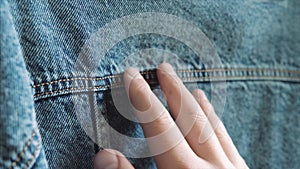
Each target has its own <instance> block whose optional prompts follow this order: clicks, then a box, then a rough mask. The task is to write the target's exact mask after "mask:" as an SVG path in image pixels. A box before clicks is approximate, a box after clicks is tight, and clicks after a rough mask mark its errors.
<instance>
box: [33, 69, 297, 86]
mask: <svg viewBox="0 0 300 169" xmlns="http://www.w3.org/2000/svg"><path fill="white" fill-rule="evenodd" d="M233 71H250V72H264V71H267V72H281V73H291V74H300V71H298V70H286V69H271V68H259V69H255V68H230V69H222V68H216V69H205V70H201V69H199V70H176V72H178V73H186V72H197V73H205V72H223V73H226V72H233ZM141 74H143V75H146V74H155V73H154V72H151V71H147V72H142V73H141ZM121 76H122V75H121V74H116V75H110V76H105V77H75V78H68V79H59V80H54V81H51V82H44V83H39V84H36V85H33V86H32V87H33V88H36V87H40V86H45V85H50V84H53V83H59V82H68V81H75V80H90V81H93V80H95V81H99V80H107V79H114V78H120V77H121Z"/></svg>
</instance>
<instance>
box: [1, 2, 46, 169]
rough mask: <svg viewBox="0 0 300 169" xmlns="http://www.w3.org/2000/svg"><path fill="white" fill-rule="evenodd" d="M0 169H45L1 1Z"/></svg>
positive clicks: (12, 33)
mask: <svg viewBox="0 0 300 169" xmlns="http://www.w3.org/2000/svg"><path fill="white" fill-rule="evenodd" d="M0 5H1V32H0V35H1V57H0V110H1V113H0V154H1V155H0V168H32V167H33V166H39V167H40V168H48V164H47V161H46V159H45V154H44V149H43V146H42V142H41V136H40V133H39V129H38V128H37V122H36V118H35V110H34V100H33V92H32V89H31V87H30V85H31V83H32V81H31V80H30V78H29V73H28V71H27V70H26V68H25V63H24V57H23V54H22V50H21V47H20V42H19V38H18V33H17V32H16V31H15V25H14V23H13V21H12V19H13V17H12V15H11V13H10V10H9V4H8V3H7V2H3V1H1V3H0Z"/></svg>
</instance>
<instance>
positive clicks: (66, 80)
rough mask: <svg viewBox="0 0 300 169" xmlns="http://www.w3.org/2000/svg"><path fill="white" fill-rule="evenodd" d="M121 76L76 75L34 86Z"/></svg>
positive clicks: (34, 86)
mask: <svg viewBox="0 0 300 169" xmlns="http://www.w3.org/2000/svg"><path fill="white" fill-rule="evenodd" d="M116 77H120V75H119V74H117V75H111V76H104V77H74V78H69V79H59V80H54V81H51V82H45V83H40V84H37V85H33V86H32V87H33V88H36V87H40V86H45V85H50V84H53V83H59V82H68V81H73V80H74V81H75V80H105V79H110V78H116Z"/></svg>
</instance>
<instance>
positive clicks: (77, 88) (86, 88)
mask: <svg viewBox="0 0 300 169" xmlns="http://www.w3.org/2000/svg"><path fill="white" fill-rule="evenodd" d="M117 86H121V85H120V84H113V85H103V86H91V87H74V88H66V89H59V90H54V91H51V92H43V93H38V94H35V95H34V97H40V96H45V95H50V94H54V93H60V92H64V91H66V92H68V91H73V90H91V89H105V88H112V87H117Z"/></svg>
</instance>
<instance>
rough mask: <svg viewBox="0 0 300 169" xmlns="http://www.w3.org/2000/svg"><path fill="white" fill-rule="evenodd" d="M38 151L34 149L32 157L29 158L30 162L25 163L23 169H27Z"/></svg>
mask: <svg viewBox="0 0 300 169" xmlns="http://www.w3.org/2000/svg"><path fill="white" fill-rule="evenodd" d="M40 150H41V149H36V150H35V151H34V152H33V154H31V155H32V158H31V159H30V160H28V161H27V163H26V165H25V167H24V169H27V168H28V167H29V165H30V163H31V162H32V160H33V159H34V157H35V156H36V155H37V153H38V152H39V151H40Z"/></svg>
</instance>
